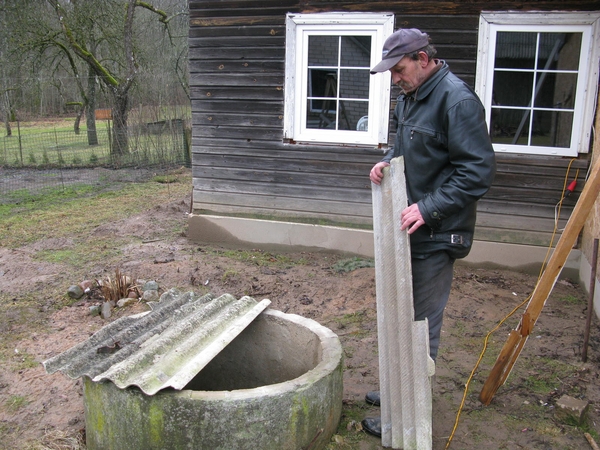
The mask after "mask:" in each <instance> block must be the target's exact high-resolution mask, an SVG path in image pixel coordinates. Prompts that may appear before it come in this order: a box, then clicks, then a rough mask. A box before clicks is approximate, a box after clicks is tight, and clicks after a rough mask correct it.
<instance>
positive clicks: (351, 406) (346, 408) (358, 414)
mask: <svg viewBox="0 0 600 450" xmlns="http://www.w3.org/2000/svg"><path fill="white" fill-rule="evenodd" d="M365 410H366V406H365V405H363V404H362V403H361V404H359V403H354V402H348V403H345V404H344V405H343V406H342V419H341V421H340V425H339V427H338V429H337V433H336V434H335V435H334V436H333V437H332V438H331V442H330V443H329V444H327V446H326V447H325V448H326V450H341V449H356V448H359V447H358V445H359V443H360V448H361V449H367V448H373V449H376V448H381V446H377V445H374V446H373V447H365V445H367V443H366V442H362V441H364V440H365V437H366V432H365V431H363V430H362V425H361V423H360V422H361V420H362V419H363V418H364V417H365V414H366V411H365Z"/></svg>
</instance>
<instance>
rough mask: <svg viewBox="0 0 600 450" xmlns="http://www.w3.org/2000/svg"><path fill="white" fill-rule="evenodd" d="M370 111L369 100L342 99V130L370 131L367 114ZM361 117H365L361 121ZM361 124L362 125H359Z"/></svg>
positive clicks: (340, 124)
mask: <svg viewBox="0 0 600 450" xmlns="http://www.w3.org/2000/svg"><path fill="white" fill-rule="evenodd" d="M368 112H369V103H368V102H350V101H347V100H341V101H340V123H339V126H338V128H339V129H340V130H354V131H368V128H367V124H366V121H367V114H368ZM361 119H363V120H362V121H361ZM359 124H360V127H359Z"/></svg>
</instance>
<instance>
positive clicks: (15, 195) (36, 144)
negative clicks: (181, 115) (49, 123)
mask: <svg viewBox="0 0 600 450" xmlns="http://www.w3.org/2000/svg"><path fill="white" fill-rule="evenodd" d="M46 128H47V127H46ZM46 128H45V129H44V130H43V131H41V130H40V129H38V128H37V127H36V128H33V129H32V128H29V129H27V128H23V129H21V127H19V126H17V127H16V132H13V134H12V136H3V137H0V204H1V203H10V202H14V201H18V199H19V198H22V194H23V193H24V192H26V193H30V194H37V193H41V192H42V191H43V190H44V189H50V188H51V189H56V188H58V189H66V188H67V187H69V186H73V185H74V184H88V185H107V184H111V183H115V182H119V181H128V182H135V181H142V180H144V179H147V177H148V176H149V174H153V175H157V174H161V173H165V172H167V171H169V170H171V169H173V168H175V167H181V166H184V167H191V150H190V135H191V133H190V130H189V129H188V127H187V126H186V121H184V120H183V119H169V120H161V121H156V122H148V123H139V124H133V125H130V126H129V127H128V129H127V133H128V142H129V150H128V151H127V152H126V153H124V154H119V155H116V154H115V153H114V152H112V151H111V150H112V149H111V145H112V144H111V124H110V121H106V122H100V121H99V122H98V123H97V126H96V139H95V140H96V141H97V143H95V144H94V145H90V144H89V142H90V141H89V140H88V133H87V130H86V129H85V128H83V129H82V130H81V131H80V132H79V133H76V132H75V131H74V130H73V129H72V128H71V129H68V128H66V129H65V127H53V128H51V129H46Z"/></svg>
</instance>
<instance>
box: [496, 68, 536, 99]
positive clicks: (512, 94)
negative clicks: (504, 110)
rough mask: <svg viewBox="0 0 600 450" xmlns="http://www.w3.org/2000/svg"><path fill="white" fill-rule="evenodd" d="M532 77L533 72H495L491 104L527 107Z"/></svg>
mask: <svg viewBox="0 0 600 450" xmlns="http://www.w3.org/2000/svg"><path fill="white" fill-rule="evenodd" d="M533 77H534V74H533V72H502V71H497V72H495V73H494V86H493V91H492V103H493V104H494V105H503V106H528V105H529V104H530V102H531V96H532V93H533Z"/></svg>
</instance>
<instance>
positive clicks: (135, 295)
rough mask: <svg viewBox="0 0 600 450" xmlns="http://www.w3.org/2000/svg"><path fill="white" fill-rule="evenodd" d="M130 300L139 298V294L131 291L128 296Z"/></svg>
mask: <svg viewBox="0 0 600 450" xmlns="http://www.w3.org/2000/svg"><path fill="white" fill-rule="evenodd" d="M127 297H128V298H138V294H137V292H135V291H129V293H128V294H127Z"/></svg>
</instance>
